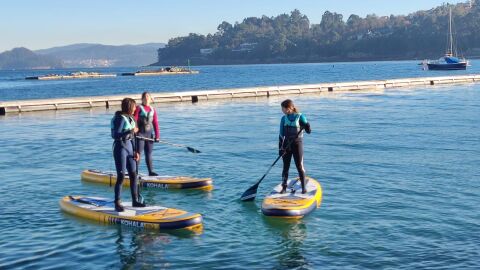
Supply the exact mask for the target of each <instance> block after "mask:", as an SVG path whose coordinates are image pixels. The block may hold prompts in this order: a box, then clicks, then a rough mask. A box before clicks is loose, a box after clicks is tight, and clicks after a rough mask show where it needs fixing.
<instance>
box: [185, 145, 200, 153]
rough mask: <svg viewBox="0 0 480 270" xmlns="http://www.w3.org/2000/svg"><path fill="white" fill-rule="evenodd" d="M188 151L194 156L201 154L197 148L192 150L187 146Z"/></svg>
mask: <svg viewBox="0 0 480 270" xmlns="http://www.w3.org/2000/svg"><path fill="white" fill-rule="evenodd" d="M187 149H188V151H190V152H192V153H194V154H198V153H201V152H200V151H199V150H197V149H195V148H192V147H190V146H187Z"/></svg>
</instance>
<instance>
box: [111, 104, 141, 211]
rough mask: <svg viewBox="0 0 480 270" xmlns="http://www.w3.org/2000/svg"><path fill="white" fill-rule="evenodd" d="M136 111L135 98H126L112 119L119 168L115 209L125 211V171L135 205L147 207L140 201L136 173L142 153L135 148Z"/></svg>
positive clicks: (114, 156)
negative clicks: (123, 204)
mask: <svg viewBox="0 0 480 270" xmlns="http://www.w3.org/2000/svg"><path fill="white" fill-rule="evenodd" d="M134 112H135V100H133V99H131V98H124V99H123V100H122V110H121V111H117V112H116V113H115V115H114V116H113V118H112V120H111V133H112V134H111V135H112V138H113V139H114V141H113V158H114V159H115V168H116V170H117V182H116V183H115V211H117V212H123V211H124V210H125V209H124V208H123V206H122V204H121V201H120V195H121V192H122V184H123V180H124V179H125V173H126V172H128V177H129V178H130V192H131V194H132V206H133V207H145V204H143V203H140V202H139V201H138V183H137V175H136V168H137V167H136V166H137V161H138V160H139V159H140V155H139V154H138V152H137V151H136V148H135V133H136V132H138V128H137V127H136V123H135V120H134V119H133V113H134Z"/></svg>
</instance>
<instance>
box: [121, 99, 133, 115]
mask: <svg viewBox="0 0 480 270" xmlns="http://www.w3.org/2000/svg"><path fill="white" fill-rule="evenodd" d="M136 105H137V103H136V102H135V100H133V99H132V98H124V99H123V100H122V113H124V114H130V112H131V111H132V110H134V109H135V106H136Z"/></svg>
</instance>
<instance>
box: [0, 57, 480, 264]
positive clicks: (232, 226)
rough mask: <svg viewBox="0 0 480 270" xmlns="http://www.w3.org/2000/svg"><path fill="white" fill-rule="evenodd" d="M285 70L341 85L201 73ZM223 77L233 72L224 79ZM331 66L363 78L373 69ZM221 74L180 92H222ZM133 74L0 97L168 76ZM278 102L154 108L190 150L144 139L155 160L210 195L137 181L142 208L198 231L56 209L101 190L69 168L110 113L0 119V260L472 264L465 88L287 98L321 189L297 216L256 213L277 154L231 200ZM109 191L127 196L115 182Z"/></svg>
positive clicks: (474, 117)
mask: <svg viewBox="0 0 480 270" xmlns="http://www.w3.org/2000/svg"><path fill="white" fill-rule="evenodd" d="M380 64H381V65H387V66H390V67H395V66H396V65H397V63H377V65H380ZM400 64H401V65H404V64H405V63H400ZM338 65H344V69H348V70H356V68H359V67H362V64H361V63H355V64H335V67H337V66H338ZM365 65H374V64H372V63H366V64H365ZM299 67H301V69H302V70H303V71H302V72H299V73H298V74H303V75H304V76H305V77H308V78H310V80H311V81H306V80H305V81H304V80H301V79H300V78H299V81H298V83H305V82H318V81H316V80H315V78H317V79H318V78H324V79H320V80H319V81H323V80H334V79H335V80H340V79H341V76H340V74H337V75H335V76H333V75H331V74H330V73H328V72H326V71H325V72H323V73H322V72H321V71H320V70H321V69H322V68H327V67H326V66H324V65H285V66H281V65H278V66H276V65H274V66H258V67H257V66H243V67H208V68H206V67H205V74H208V72H215V73H217V74H219V73H223V72H224V73H225V74H226V75H225V76H227V77H228V78H230V79H231V81H232V82H230V83H231V84H230V86H232V87H233V86H239V85H241V84H242V83H243V84H244V85H245V86H248V80H250V82H251V84H252V85H256V84H265V85H269V84H272V82H274V80H277V81H275V82H277V83H278V84H282V83H287V82H288V83H296V82H295V81H294V78H293V77H290V76H292V75H291V74H294V73H295V72H298V70H297V69H299ZM258 69H260V70H267V69H268V70H269V71H268V73H269V74H270V75H269V76H266V78H262V76H259V75H258V73H257V72H256V70H258ZM207 70H208V72H207ZM228 70H230V71H232V70H236V73H235V74H228V72H229V71H228ZM202 71H203V70H202ZM237 71H238V72H237ZM239 72H240V73H241V74H243V75H242V76H237V75H238V73H239ZM319 72H320V74H319ZM412 72H417V71H412ZM385 73H386V75H385V76H386V77H393V75H394V74H393V72H392V73H390V71H388V72H387V71H385ZM8 74H10V75H8V76H10V77H22V76H23V75H24V74H23V73H22V72H18V73H17V72H10V73H8ZM262 74H263V73H262ZM275 74H276V76H275ZM418 74H420V75H424V74H425V73H421V71H418ZM428 74H429V75H430V73H428ZM444 74H445V73H441V75H444ZM397 75H399V74H397ZM403 75H405V74H402V76H403ZM309 76H311V77H309ZM344 76H345V78H344V79H349V78H352V79H371V78H372V77H375V76H377V77H378V78H380V76H381V74H380V71H379V70H378V74H373V73H369V72H365V73H364V74H363V75H360V74H357V77H355V78H353V77H351V76H353V75H352V74H344ZM405 76H406V77H409V76H412V74H407V75H405ZM287 77H288V78H289V79H288V78H287ZM182 78H185V79H181V78H180V77H178V78H173V77H171V78H170V79H172V80H177V81H178V80H185V81H184V82H183V84H180V86H178V87H179V89H187V88H188V87H187V86H188V85H189V84H190V85H196V84H195V81H194V77H193V76H192V77H191V78H189V79H187V77H182ZM198 78H201V77H198ZM228 78H218V80H219V81H221V82H217V83H212V84H211V85H208V83H206V82H205V84H206V85H202V86H198V85H196V86H197V87H191V88H197V89H198V88H202V87H205V88H210V87H211V88H216V87H219V86H221V85H222V87H223V86H228V84H227V83H228V81H229V80H228ZM302 78H303V77H302ZM135 79H136V82H134V81H130V83H131V84H130V86H128V85H127V84H125V87H119V86H118V85H117V86H115V85H112V84H117V83H119V82H115V81H114V80H98V81H92V82H91V81H82V82H77V81H71V82H66V81H63V82H59V83H58V85H57V84H56V83H55V82H47V83H45V84H43V82H25V81H21V80H17V81H14V80H12V81H10V83H11V84H13V86H10V88H8V87H7V88H2V90H1V91H3V92H2V99H6V98H4V96H3V95H4V94H3V93H8V97H9V98H15V97H18V96H22V97H25V98H34V97H40V96H43V97H45V96H48V97H57V96H61V95H88V94H91V93H92V91H94V88H95V87H93V85H95V86H103V87H99V88H101V89H107V90H105V91H107V92H105V93H110V92H108V91H112V92H113V91H114V89H115V88H117V89H116V90H115V92H118V93H121V92H132V91H134V90H135V85H136V84H137V83H138V85H139V87H138V89H136V90H135V91H134V92H136V93H137V92H141V91H143V89H144V88H150V89H153V88H154V87H153V86H152V85H157V86H160V85H161V83H160V82H157V81H155V80H162V81H164V82H165V86H164V87H163V88H162V89H166V90H171V89H170V87H171V86H172V85H173V83H172V82H168V83H167V81H168V80H167V78H162V79H160V78H135ZM262 79H264V81H262ZM122 80H123V79H122ZM125 80H133V78H129V79H125ZM187 80H191V81H188V83H187ZM239 80H241V81H242V83H240V82H239ZM4 81H5V77H3V82H2V83H3V86H2V87H5V84H4ZM153 81H155V83H153ZM114 82H115V83H114ZM151 83H152V84H151ZM22 84H28V85H30V86H28V87H26V86H25V87H24V86H20V85H22ZM89 84H92V88H90V87H87V86H88V85H89ZM81 85H83V86H81ZM169 85H170V86H169ZM147 86H148V87H147ZM5 89H7V90H5ZM108 89H110V90H108ZM21 93H23V94H21ZM27 93H28V94H27ZM284 98H286V97H275V98H270V99H266V98H260V99H242V100H240V99H239V100H235V101H228V100H225V101H216V102H201V103H198V104H195V105H192V104H188V103H186V104H170V105H164V104H162V105H161V106H158V107H157V109H158V112H159V113H160V115H161V124H160V125H161V134H162V138H163V139H165V140H168V141H171V142H176V143H182V144H186V145H190V146H193V147H195V148H198V149H200V150H202V152H203V153H202V154H199V155H193V154H191V153H189V152H188V151H183V150H182V149H177V148H172V147H168V146H163V145H156V148H155V151H154V158H155V162H154V164H155V167H156V170H157V171H158V172H160V173H163V174H169V175H181V174H183V175H192V176H197V177H212V178H214V181H215V182H214V184H215V189H214V190H213V191H212V192H203V191H164V190H156V189H149V190H146V189H145V190H143V195H144V197H145V198H146V201H147V203H150V204H161V205H164V206H168V207H174V208H180V209H185V210H188V211H191V212H198V213H201V214H203V216H204V226H205V227H204V230H203V232H202V233H201V234H188V233H167V232H156V231H145V230H140V229H135V228H129V227H122V226H115V225H113V226H110V225H102V224H99V223H95V222H89V221H85V220H82V219H78V218H74V217H72V216H70V215H67V214H64V213H62V212H61V211H60V209H59V206H58V201H59V200H60V199H61V198H62V197H63V196H65V195H69V194H83V195H91V196H105V197H113V190H112V189H111V188H110V187H108V186H102V185H91V184H85V183H82V182H81V181H80V173H81V171H82V170H84V169H87V168H96V169H105V170H108V169H113V166H114V165H113V162H112V158H111V139H110V138H109V132H110V131H109V120H110V118H111V116H112V114H113V111H105V110H104V109H95V110H71V111H58V112H39V113H24V114H21V115H16V114H12V115H7V116H0V130H1V131H2V136H1V137H0V138H1V139H0V143H1V147H0V172H1V173H2V180H1V185H0V194H1V196H0V213H1V218H0V268H1V269H13V268H18V269H62V268H63V269H64V268H67V267H68V268H72V269H112V268H113V269H115V268H127V269H479V268H480V254H479V253H480V211H479V206H478V205H480V197H479V194H480V182H479V179H480V168H479V164H480V139H479V134H480V125H479V124H478V123H479V122H478V117H479V115H480V114H479V113H480V110H479V106H480V85H473V84H472V85H458V86H448V87H428V88H415V89H413V88H412V89H389V90H386V91H367V92H352V93H341V94H338V93H325V94H321V95H304V96H296V95H295V96H290V98H292V99H294V101H295V102H296V104H297V105H298V107H300V109H301V110H302V111H303V112H304V113H305V114H306V115H307V118H308V119H309V121H310V122H311V124H312V129H313V132H312V134H311V135H308V136H307V135H306V138H305V145H306V146H305V167H306V169H307V174H308V175H310V176H311V177H313V178H316V179H318V180H319V181H320V182H321V184H322V186H323V190H324V198H323V202H322V205H321V207H320V208H319V209H317V210H316V211H314V212H313V213H311V214H310V215H309V216H307V217H306V218H304V219H301V220H297V221H293V220H281V219H271V218H267V217H264V216H263V215H262V214H261V211H260V204H261V200H262V198H263V197H264V196H265V195H266V194H268V192H269V191H270V190H271V189H272V188H273V186H274V185H276V184H277V183H279V181H280V174H281V168H280V167H281V166H280V164H279V165H277V166H276V167H275V169H274V170H272V171H271V172H270V174H269V176H268V177H267V178H266V179H265V180H264V182H263V183H262V184H261V186H260V189H259V194H258V198H257V200H256V202H254V203H242V202H240V200H239V197H240V195H241V193H242V192H243V191H245V189H247V188H248V187H249V186H251V185H252V184H253V183H254V182H255V181H256V180H257V179H258V178H259V177H261V176H262V175H263V173H265V171H266V169H267V168H268V166H269V165H270V164H271V163H272V162H273V160H274V159H275V157H276V153H277V149H276V147H277V132H278V123H279V120H280V117H281V112H280V107H279V103H280V102H281V101H282V100H283V99H284ZM7 99H8V98H7ZM141 170H142V171H145V167H144V166H142V167H141ZM291 175H292V176H294V175H295V170H294V169H293V168H292V170H291ZM123 198H124V199H125V200H127V199H128V198H129V192H128V190H125V192H124V194H123Z"/></svg>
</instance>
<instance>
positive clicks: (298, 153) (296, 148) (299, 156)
mask: <svg viewBox="0 0 480 270" xmlns="http://www.w3.org/2000/svg"><path fill="white" fill-rule="evenodd" d="M292 154H293V160H294V161H295V166H296V167H297V171H298V176H299V177H300V183H301V184H302V189H303V190H305V168H304V167H303V141H297V142H295V143H293V144H292Z"/></svg>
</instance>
